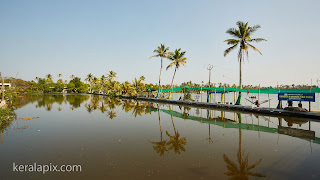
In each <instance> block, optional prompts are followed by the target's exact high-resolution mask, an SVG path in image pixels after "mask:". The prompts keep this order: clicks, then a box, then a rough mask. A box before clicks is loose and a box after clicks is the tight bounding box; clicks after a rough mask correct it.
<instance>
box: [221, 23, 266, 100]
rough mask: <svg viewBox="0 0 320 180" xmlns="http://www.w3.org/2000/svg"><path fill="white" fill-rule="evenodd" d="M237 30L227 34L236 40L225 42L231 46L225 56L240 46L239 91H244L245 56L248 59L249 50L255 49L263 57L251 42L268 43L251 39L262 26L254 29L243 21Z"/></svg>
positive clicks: (230, 30) (260, 39)
mask: <svg viewBox="0 0 320 180" xmlns="http://www.w3.org/2000/svg"><path fill="white" fill-rule="evenodd" d="M237 26H238V27H237V28H238V29H236V28H230V29H228V30H227V32H226V33H228V34H230V35H231V36H233V37H235V38H236V39H227V40H225V42H227V44H228V45H231V47H229V48H228V49H226V50H225V51H224V56H227V55H228V54H229V53H230V52H231V51H232V50H233V49H235V48H236V47H237V46H238V45H239V46H240V49H239V52H238V61H239V65H240V80H239V89H242V63H243V61H244V56H245V55H246V56H247V59H248V55H249V53H248V50H249V48H251V49H253V50H254V51H257V52H259V53H260V54H261V55H262V53H261V52H260V51H259V49H257V48H256V47H254V46H253V45H251V44H250V43H251V42H261V41H267V40H265V39H263V38H254V39H251V35H252V34H253V33H254V32H256V31H257V30H258V29H259V28H260V25H254V26H253V27H250V26H248V22H247V23H244V22H241V21H238V22H237ZM236 104H237V105H240V104H241V92H239V96H238V100H237V102H236Z"/></svg>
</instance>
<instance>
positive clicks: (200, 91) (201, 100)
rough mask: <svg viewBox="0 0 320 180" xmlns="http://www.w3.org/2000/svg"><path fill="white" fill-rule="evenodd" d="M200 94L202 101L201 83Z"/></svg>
mask: <svg viewBox="0 0 320 180" xmlns="http://www.w3.org/2000/svg"><path fill="white" fill-rule="evenodd" d="M200 96H201V101H200V102H202V85H201V90H200Z"/></svg>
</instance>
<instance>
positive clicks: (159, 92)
mask: <svg viewBox="0 0 320 180" xmlns="http://www.w3.org/2000/svg"><path fill="white" fill-rule="evenodd" d="M161 71H162V57H161V67H160V75H159V90H158V97H159V93H160V90H161V85H160V80H161Z"/></svg>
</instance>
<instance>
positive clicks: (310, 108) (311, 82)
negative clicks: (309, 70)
mask: <svg viewBox="0 0 320 180" xmlns="http://www.w3.org/2000/svg"><path fill="white" fill-rule="evenodd" d="M311 88H312V79H311V86H310V93H311ZM310 111H311V101H309V112H310Z"/></svg>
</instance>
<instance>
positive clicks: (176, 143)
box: [166, 105, 187, 154]
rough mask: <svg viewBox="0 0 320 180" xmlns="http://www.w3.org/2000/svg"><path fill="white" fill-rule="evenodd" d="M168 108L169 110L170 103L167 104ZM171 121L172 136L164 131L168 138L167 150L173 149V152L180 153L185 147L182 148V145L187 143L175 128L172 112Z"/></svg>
mask: <svg viewBox="0 0 320 180" xmlns="http://www.w3.org/2000/svg"><path fill="white" fill-rule="evenodd" d="M169 108H170V111H171V106H170V105H169ZM171 122H172V126H173V130H174V136H172V135H170V134H169V133H168V131H166V134H167V136H169V139H170V140H169V142H168V144H169V145H170V147H169V150H172V149H173V150H174V152H175V153H178V154H181V152H180V150H181V151H183V152H184V151H186V149H185V148H184V145H186V144H187V142H186V141H187V138H186V137H183V138H180V134H179V132H178V131H177V130H176V127H175V125H174V122H173V117H172V114H171Z"/></svg>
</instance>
